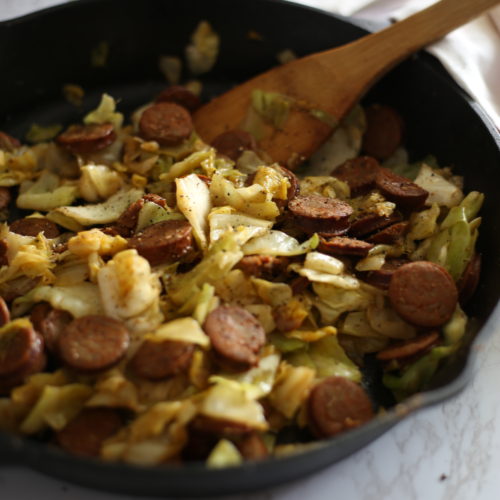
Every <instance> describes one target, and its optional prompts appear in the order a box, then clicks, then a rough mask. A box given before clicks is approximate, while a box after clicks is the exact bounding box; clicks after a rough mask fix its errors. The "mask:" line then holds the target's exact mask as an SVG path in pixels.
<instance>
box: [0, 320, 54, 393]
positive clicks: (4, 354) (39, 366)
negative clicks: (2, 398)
mask: <svg viewBox="0 0 500 500" xmlns="http://www.w3.org/2000/svg"><path fill="white" fill-rule="evenodd" d="M45 362H46V358H45V353H44V350H43V339H42V337H41V336H40V335H38V334H37V333H36V332H35V330H33V328H30V327H23V328H12V329H10V330H8V331H6V332H4V333H3V334H2V335H0V392H4V391H5V390H8V389H10V388H12V387H14V386H16V385H18V384H20V383H22V382H23V381H24V379H25V378H26V377H27V376H28V375H31V374H33V373H37V372H39V371H42V370H43V368H44V366H45Z"/></svg>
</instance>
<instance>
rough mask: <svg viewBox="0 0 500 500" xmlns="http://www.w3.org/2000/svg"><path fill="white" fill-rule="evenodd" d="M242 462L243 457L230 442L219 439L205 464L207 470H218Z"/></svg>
mask: <svg viewBox="0 0 500 500" xmlns="http://www.w3.org/2000/svg"><path fill="white" fill-rule="evenodd" d="M242 462H243V457H242V456H241V453H240V452H239V451H238V448H236V446H235V445H234V444H233V443H231V441H228V440H227V439H221V440H220V441H219V442H218V443H217V444H216V445H215V447H214V449H213V450H212V451H211V452H210V455H209V456H208V458H207V461H206V464H207V467H208V468H211V469H219V468H223V467H233V466H235V465H240V464H241V463H242Z"/></svg>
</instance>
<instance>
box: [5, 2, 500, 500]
mask: <svg viewBox="0 0 500 500" xmlns="http://www.w3.org/2000/svg"><path fill="white" fill-rule="evenodd" d="M346 1H347V0H346ZM55 3H60V1H58V0H0V20H1V19H6V18H10V17H14V16H15V15H20V14H23V13H27V12H29V11H31V10H34V9H38V8H42V7H46V6H48V5H52V4H55ZM315 3H316V4H317V3H318V2H315ZM476 351H477V352H476V355H475V357H474V358H475V362H474V366H473V379H472V381H471V383H470V384H469V385H468V386H467V387H466V389H465V390H464V391H463V392H462V393H460V394H459V395H457V396H455V397H454V398H452V399H450V400H448V401H446V402H444V403H442V404H438V405H435V406H433V407H430V408H426V409H423V410H420V411H418V412H416V413H415V414H413V415H411V416H409V417H408V418H407V419H406V420H404V421H403V422H401V423H400V424H399V425H397V426H396V427H395V428H393V429H391V430H390V431H389V432H387V433H386V434H384V435H383V436H382V437H380V438H379V439H378V440H377V441H375V442H373V443H371V444H370V445H368V446H367V447H365V448H364V449H362V450H361V451H359V452H357V453H355V454H354V455H352V456H350V457H348V458H347V459H344V460H343V461H341V462H339V463H337V464H335V465H333V466H331V467H329V468H327V469H325V470H323V471H320V472H318V473H317V474H314V475H312V476H309V477H308V478H306V479H303V480H300V481H296V482H294V483H293V484H290V485H285V486H281V487H279V488H276V489H273V490H268V491H264V492H260V493H257V494H253V495H238V496H234V497H231V498H230V499H229V500H303V499H304V498H307V499H308V500H323V499H330V498H336V499H343V500H400V499H405V500H420V499H425V500H498V499H499V498H500V493H499V492H500V473H499V471H500V391H499V390H498V380H500V309H499V308H498V307H497V310H496V312H495V314H494V315H493V316H492V318H491V319H490V322H489V323H488V325H487V327H486V328H485V330H484V331H483V332H482V335H481V338H480V342H479V343H478V344H477V346H476ZM497 422H498V423H497ZM34 498H37V499H42V500H45V499H51V500H131V499H132V497H127V496H120V495H112V494H106V493H100V492H96V491H93V490H88V489H85V488H80V487H78V486H74V485H72V484H68V483H64V482H62V481H59V480H54V479H51V478H49V477H46V476H43V475H41V474H38V473H36V472H33V471H31V470H27V469H24V468H20V467H3V468H0V499H2V500H32V499H34ZM134 498H137V497H134Z"/></svg>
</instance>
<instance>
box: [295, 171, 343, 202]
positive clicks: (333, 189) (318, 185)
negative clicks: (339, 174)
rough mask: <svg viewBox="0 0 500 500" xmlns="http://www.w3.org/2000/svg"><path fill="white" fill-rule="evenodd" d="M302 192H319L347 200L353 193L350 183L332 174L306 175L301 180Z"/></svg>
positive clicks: (307, 193)
mask: <svg viewBox="0 0 500 500" xmlns="http://www.w3.org/2000/svg"><path fill="white" fill-rule="evenodd" d="M300 194H301V195H304V196H306V195H309V194H319V195H320V196H327V197H329V198H338V199H340V200H345V199H346V198H349V196H350V195H351V188H350V187H349V184H347V183H346V182H344V181H341V180H340V179H337V178H336V177H332V176H331V175H328V176H326V175H324V176H321V175H320V176H306V177H304V178H302V179H301V180H300Z"/></svg>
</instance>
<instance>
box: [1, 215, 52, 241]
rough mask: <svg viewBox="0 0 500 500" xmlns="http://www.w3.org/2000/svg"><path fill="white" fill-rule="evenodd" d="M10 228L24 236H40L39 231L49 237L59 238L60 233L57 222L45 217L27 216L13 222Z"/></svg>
mask: <svg viewBox="0 0 500 500" xmlns="http://www.w3.org/2000/svg"><path fill="white" fill-rule="evenodd" d="M9 230H10V231H12V232H13V233H17V234H22V235H23V236H38V234H39V233H43V235H44V236H45V237H46V238H48V239H52V238H57V237H58V236H59V235H60V232H59V228H58V227H57V224H55V223H54V222H52V221H51V220H49V219H46V218H45V217H25V218H24V219H18V220H15V221H14V222H12V223H11V224H10V226H9Z"/></svg>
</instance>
